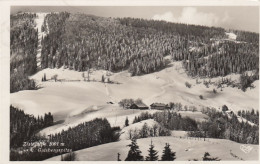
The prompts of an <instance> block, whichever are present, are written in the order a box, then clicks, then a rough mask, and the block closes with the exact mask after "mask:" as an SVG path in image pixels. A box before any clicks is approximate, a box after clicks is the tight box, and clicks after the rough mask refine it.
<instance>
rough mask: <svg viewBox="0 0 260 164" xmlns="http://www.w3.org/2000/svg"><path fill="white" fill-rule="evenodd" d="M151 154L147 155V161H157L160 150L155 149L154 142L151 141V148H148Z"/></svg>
mask: <svg viewBox="0 0 260 164" xmlns="http://www.w3.org/2000/svg"><path fill="white" fill-rule="evenodd" d="M148 152H149V154H148V156H146V159H145V160H146V161H157V160H158V155H157V154H158V151H156V150H154V145H153V142H152V141H151V145H150V148H149V150H148Z"/></svg>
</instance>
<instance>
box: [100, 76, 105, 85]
mask: <svg viewBox="0 0 260 164" xmlns="http://www.w3.org/2000/svg"><path fill="white" fill-rule="evenodd" d="M101 81H102V82H103V83H104V82H105V77H104V75H102V79H101Z"/></svg>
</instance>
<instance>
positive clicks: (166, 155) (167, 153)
mask: <svg viewBox="0 0 260 164" xmlns="http://www.w3.org/2000/svg"><path fill="white" fill-rule="evenodd" d="M175 159H176V158H175V152H172V150H171V148H170V145H169V144H168V143H166V144H165V147H164V150H163V154H162V159H161V160H162V161H174V160H175Z"/></svg>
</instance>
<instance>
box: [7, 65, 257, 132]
mask: <svg viewBox="0 0 260 164" xmlns="http://www.w3.org/2000/svg"><path fill="white" fill-rule="evenodd" d="M171 64H172V66H171V67H168V68H166V69H164V70H161V71H159V72H155V73H151V74H147V75H143V76H134V77H131V76H130V74H129V73H128V72H126V71H124V72H119V73H114V74H112V73H107V71H103V70H98V71H95V70H92V71H91V74H90V80H91V81H90V82H85V81H84V80H83V77H82V72H76V71H72V70H68V69H64V68H60V69H44V70H42V71H40V72H38V73H37V74H35V75H33V76H32V77H31V78H32V79H35V80H36V81H37V83H38V84H39V85H40V86H42V88H41V89H39V90H30V91H29V90H25V91H20V92H16V93H12V94H11V104H12V105H14V106H16V107H19V108H21V109H23V110H24V111H25V112H26V113H29V114H34V115H35V116H37V115H43V114H44V113H47V112H51V113H52V114H54V118H55V120H64V121H65V122H64V123H63V124H59V125H55V126H54V127H50V128H49V129H48V128H47V130H45V131H44V132H45V133H46V134H48V133H51V132H52V133H54V132H57V131H60V130H62V128H66V127H68V126H72V125H73V126H74V125H77V124H78V123H80V122H83V121H89V120H91V119H94V118H95V117H107V118H108V120H109V122H110V123H111V124H112V126H121V127H122V126H123V125H124V121H125V118H126V116H128V118H129V119H133V118H134V116H136V115H139V114H140V113H141V112H142V111H140V110H124V109H122V108H120V107H119V106H118V104H117V103H118V102H119V101H120V100H121V99H123V98H133V99H136V98H141V99H143V101H144V102H145V103H146V104H147V105H148V106H149V105H150V104H152V103H154V102H161V103H169V102H175V103H177V102H180V103H182V105H183V106H184V105H188V106H196V107H197V108H198V109H199V108H200V107H203V106H211V107H215V108H217V109H221V107H222V106H223V105H224V104H225V105H227V106H228V108H229V109H231V110H233V111H234V112H236V111H238V110H242V109H248V110H251V109H252V108H254V109H258V101H259V94H258V93H259V92H258V90H259V85H258V81H255V82H254V86H255V88H254V89H248V90H247V91H246V92H243V91H241V90H239V89H237V88H231V87H225V88H223V91H220V89H216V88H215V87H214V86H213V85H210V86H209V88H206V87H205V86H204V85H203V83H202V81H203V80H199V81H200V82H201V83H200V84H196V79H192V78H190V77H188V76H187V75H186V73H185V72H184V70H183V69H182V66H181V63H180V62H172V63H171ZM44 73H45V74H46V77H47V79H50V78H51V77H52V76H53V75H55V74H57V75H58V79H60V80H61V81H59V82H54V81H47V82H41V79H42V77H43V76H44ZM102 75H105V76H106V75H108V76H107V77H109V78H110V79H111V80H112V81H115V82H118V84H115V83H114V84H109V83H101V82H100V81H101V77H102ZM217 80H219V79H218V78H214V79H212V80H211V81H212V82H213V81H217ZM185 82H189V83H190V84H191V85H192V86H191V88H187V87H186V86H185ZM213 88H215V89H216V90H217V94H214V93H213V91H212V90H213ZM199 95H202V96H203V99H200V98H199ZM110 101H111V102H113V103H114V104H111V105H108V104H107V102H110ZM84 112H85V113H84ZM149 112H154V111H149ZM199 117H200V118H201V119H203V117H204V116H201V115H199Z"/></svg>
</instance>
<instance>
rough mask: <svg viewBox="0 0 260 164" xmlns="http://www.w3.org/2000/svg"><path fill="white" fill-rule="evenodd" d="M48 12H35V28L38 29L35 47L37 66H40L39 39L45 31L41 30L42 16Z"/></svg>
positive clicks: (40, 47)
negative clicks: (36, 45)
mask: <svg viewBox="0 0 260 164" xmlns="http://www.w3.org/2000/svg"><path fill="white" fill-rule="evenodd" d="M47 14H48V13H37V17H36V19H35V22H36V29H37V30H38V48H37V67H38V68H40V67H41V51H42V45H41V41H42V38H43V37H45V36H46V32H42V25H43V22H44V17H45V16H46V15H47Z"/></svg>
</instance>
